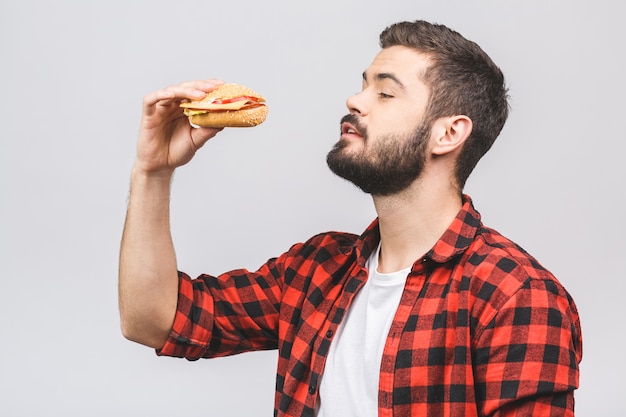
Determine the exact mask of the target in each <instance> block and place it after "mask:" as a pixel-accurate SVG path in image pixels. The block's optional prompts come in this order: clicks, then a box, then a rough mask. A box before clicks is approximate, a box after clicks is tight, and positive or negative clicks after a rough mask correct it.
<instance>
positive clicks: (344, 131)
mask: <svg viewBox="0 0 626 417" xmlns="http://www.w3.org/2000/svg"><path fill="white" fill-rule="evenodd" d="M341 137H342V138H350V137H358V138H362V135H361V132H359V130H358V129H357V128H356V127H355V126H354V125H353V124H352V123H348V122H343V123H342V124H341Z"/></svg>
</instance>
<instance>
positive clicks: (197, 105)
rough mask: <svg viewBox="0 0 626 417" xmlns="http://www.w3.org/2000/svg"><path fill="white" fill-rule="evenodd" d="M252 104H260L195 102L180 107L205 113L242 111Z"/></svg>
mask: <svg viewBox="0 0 626 417" xmlns="http://www.w3.org/2000/svg"><path fill="white" fill-rule="evenodd" d="M251 104H252V105H254V104H260V103H259V102H257V101H252V100H240V101H233V102H231V103H226V104H217V103H213V102H208V101H195V102H190V103H182V104H181V105H180V107H183V108H185V109H193V110H204V111H208V110H240V109H242V108H244V107H249V106H250V105H251Z"/></svg>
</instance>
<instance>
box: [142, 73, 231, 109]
mask: <svg viewBox="0 0 626 417" xmlns="http://www.w3.org/2000/svg"><path fill="white" fill-rule="evenodd" d="M221 84H224V82H223V81H222V80H217V79H209V80H198V81H186V82H183V83H180V84H177V85H171V86H169V87H167V88H165V89H163V90H159V91H155V92H153V93H150V94H147V95H146V96H145V97H144V100H143V108H144V112H145V113H146V114H147V115H150V114H152V113H153V112H154V111H155V110H156V107H155V106H156V105H160V106H170V105H171V104H173V103H178V102H180V101H182V100H185V99H188V100H201V99H202V98H203V97H204V96H205V95H206V94H207V93H208V92H210V91H212V90H214V89H215V88H217V87H218V86H219V85H221Z"/></svg>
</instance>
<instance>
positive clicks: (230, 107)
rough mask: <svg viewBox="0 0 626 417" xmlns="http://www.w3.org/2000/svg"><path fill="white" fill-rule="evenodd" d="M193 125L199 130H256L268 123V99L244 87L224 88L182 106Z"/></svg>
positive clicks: (225, 86)
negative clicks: (266, 100)
mask: <svg viewBox="0 0 626 417" xmlns="http://www.w3.org/2000/svg"><path fill="white" fill-rule="evenodd" d="M180 106H181V107H182V108H183V109H184V110H183V111H184V113H185V115H186V116H187V117H188V118H189V122H190V123H191V124H192V125H194V126H199V127H212V128H222V127H252V126H256V125H259V124H261V123H263V122H264V121H265V118H266V117H267V112H268V109H267V105H266V104H265V98H263V96H261V95H259V94H258V93H256V92H255V91H253V90H251V89H250V88H248V87H244V86H242V85H240V84H222V85H220V86H219V87H217V88H216V89H215V90H213V91H211V92H210V93H208V94H207V95H206V96H205V97H204V98H203V99H202V100H197V101H189V102H185V103H181V105H180Z"/></svg>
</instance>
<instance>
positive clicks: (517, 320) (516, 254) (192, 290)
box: [157, 196, 582, 417]
mask: <svg viewBox="0 0 626 417" xmlns="http://www.w3.org/2000/svg"><path fill="white" fill-rule="evenodd" d="M379 239H380V235H379V230H378V223H377V221H375V222H374V223H372V225H370V227H368V229H367V230H366V231H365V232H364V233H363V234H362V235H361V236H355V235H351V234H345V233H334V232H331V233H325V234H320V235H318V236H315V237H313V238H312V239H310V240H309V241H308V242H306V243H301V244H296V245H294V246H293V247H291V248H290V250H289V251H287V252H286V253H284V254H283V255H281V256H280V257H278V258H274V259H271V260H269V261H268V262H267V263H265V264H264V265H263V266H262V267H261V268H260V269H259V270H257V271H256V272H249V271H247V270H236V271H232V272H229V273H227V274H223V275H220V276H218V277H212V276H208V275H202V276H200V277H199V278H198V279H195V280H191V279H190V278H189V277H188V276H187V275H185V274H183V273H180V294H179V300H178V311H177V313H176V318H175V321H174V327H173V330H172V332H171V335H170V337H169V340H168V341H167V343H166V344H165V346H164V347H163V348H162V349H160V350H158V351H157V353H158V354H159V355H170V356H178V357H185V358H188V359H190V360H195V359H198V358H208V357H218V356H225V355H233V354H237V353H241V352H246V351H253V350H263V349H278V369H277V375H276V380H277V381H276V398H275V412H274V414H275V415H277V416H293V417H295V416H298V417H300V416H314V415H315V410H316V404H317V402H318V401H319V396H318V388H319V384H320V379H321V376H322V373H323V371H324V362H325V359H326V356H327V354H328V348H329V346H330V343H331V342H332V339H333V335H334V334H335V332H336V331H337V328H338V326H339V323H340V322H341V319H342V317H343V316H344V315H345V312H346V310H347V309H348V307H349V306H350V303H351V301H352V300H353V299H354V296H355V294H356V293H357V291H358V290H359V289H360V288H361V287H362V286H363V283H364V282H365V281H366V279H367V276H368V271H367V270H366V268H365V262H366V260H367V258H368V256H369V254H370V253H371V251H372V250H373V249H374V248H375V247H376V245H377V244H378V241H379ZM581 341H582V340H581V331H580V323H579V318H578V313H577V310H576V307H575V305H574V302H573V300H572V298H571V297H570V295H569V294H568V293H567V292H566V291H565V289H564V288H563V287H562V286H561V284H560V283H559V282H558V281H557V280H556V279H555V278H554V277H553V276H552V274H550V272H548V271H547V270H546V269H544V267H542V266H541V265H540V264H539V263H538V262H537V261H536V260H535V259H534V258H532V257H531V256H530V255H529V254H528V253H526V252H525V251H524V250H523V249H521V248H520V247H519V246H517V245H516V244H514V243H512V242H511V241H510V240H508V239H506V238H504V237H503V236H502V235H500V234H499V233H497V232H496V231H494V230H492V229H489V228H487V227H485V226H483V225H482V223H481V220H480V215H479V214H478V212H476V211H475V210H474V208H473V206H472V202H471V200H470V198H469V197H467V196H465V197H464V205H463V208H462V209H461V211H460V212H459V214H458V215H457V217H456V218H455V220H454V221H453V222H452V224H451V225H450V227H449V229H448V230H447V231H446V232H445V233H444V234H443V235H442V237H441V239H440V240H439V241H438V242H437V243H436V244H435V245H434V246H433V248H432V249H431V250H430V251H429V252H428V253H427V254H426V255H425V256H424V257H423V258H422V259H419V260H418V261H416V262H415V263H414V265H413V268H412V270H411V272H410V274H409V276H408V278H407V281H406V285H405V289H404V292H403V295H402V299H401V301H400V305H399V307H398V310H397V313H396V315H395V318H394V321H393V323H392V325H391V329H390V331H389V335H388V336H387V340H386V344H385V348H384V352H383V357H382V363H381V368H380V383H379V392H378V413H379V414H378V415H379V416H463V417H470V416H573V415H574V412H573V408H574V398H573V391H574V389H576V388H577V387H578V377H579V370H578V364H579V362H580V360H581V355H582V346H581Z"/></svg>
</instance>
